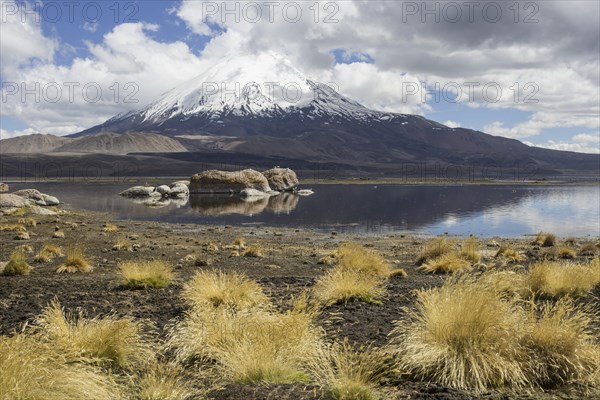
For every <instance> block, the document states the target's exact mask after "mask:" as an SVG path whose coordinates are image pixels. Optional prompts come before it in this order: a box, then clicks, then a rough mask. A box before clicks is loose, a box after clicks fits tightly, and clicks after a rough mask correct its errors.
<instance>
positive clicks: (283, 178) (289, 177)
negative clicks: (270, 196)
mask: <svg viewBox="0 0 600 400" xmlns="http://www.w3.org/2000/svg"><path fill="white" fill-rule="evenodd" d="M263 175H264V176H265V178H267V181H268V182H269V186H270V187H271V188H272V189H273V190H277V191H279V192H286V191H291V190H294V188H296V187H297V186H298V185H299V183H300V182H299V181H298V177H297V176H296V173H295V172H294V171H292V170H291V169H289V168H278V167H276V168H272V169H269V170H267V171H265V172H263Z"/></svg>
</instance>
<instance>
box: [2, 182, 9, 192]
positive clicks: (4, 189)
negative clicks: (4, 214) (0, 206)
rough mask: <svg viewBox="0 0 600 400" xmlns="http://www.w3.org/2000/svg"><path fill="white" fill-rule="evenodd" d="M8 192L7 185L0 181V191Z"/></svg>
mask: <svg viewBox="0 0 600 400" xmlns="http://www.w3.org/2000/svg"><path fill="white" fill-rule="evenodd" d="M6 192H8V185H7V184H6V183H0V193H6Z"/></svg>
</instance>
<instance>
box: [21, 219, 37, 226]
mask: <svg viewBox="0 0 600 400" xmlns="http://www.w3.org/2000/svg"><path fill="white" fill-rule="evenodd" d="M18 223H19V224H22V225H25V226H31V227H34V226H36V225H37V221H36V220H35V219H33V218H19V221H18Z"/></svg>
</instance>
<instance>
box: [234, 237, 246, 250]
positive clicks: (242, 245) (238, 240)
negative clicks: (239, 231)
mask: <svg viewBox="0 0 600 400" xmlns="http://www.w3.org/2000/svg"><path fill="white" fill-rule="evenodd" d="M233 245H234V246H237V248H238V249H240V250H241V249H243V248H245V247H246V240H245V239H244V237H243V236H238V237H236V238H235V240H234V241H233Z"/></svg>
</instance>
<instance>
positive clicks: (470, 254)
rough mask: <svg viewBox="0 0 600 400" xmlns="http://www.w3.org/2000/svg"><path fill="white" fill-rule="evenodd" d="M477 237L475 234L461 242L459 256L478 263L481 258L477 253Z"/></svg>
mask: <svg viewBox="0 0 600 400" xmlns="http://www.w3.org/2000/svg"><path fill="white" fill-rule="evenodd" d="M479 245H480V243H479V239H478V238H477V236H469V237H468V238H467V239H465V240H464V241H463V242H462V244H461V249H460V256H461V257H462V258H464V259H466V260H469V261H470V262H471V263H478V262H479V261H480V260H481V254H479Z"/></svg>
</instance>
